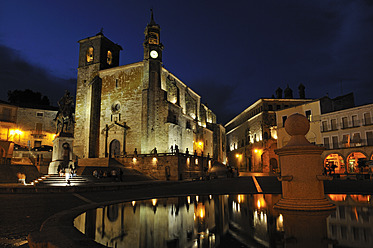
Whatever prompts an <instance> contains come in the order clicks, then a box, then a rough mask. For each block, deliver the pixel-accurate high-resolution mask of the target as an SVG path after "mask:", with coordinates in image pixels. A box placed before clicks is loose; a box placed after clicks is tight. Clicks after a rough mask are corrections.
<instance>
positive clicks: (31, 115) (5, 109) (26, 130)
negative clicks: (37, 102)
mask: <svg viewBox="0 0 373 248" xmlns="http://www.w3.org/2000/svg"><path fill="white" fill-rule="evenodd" d="M0 113H1V120H0V140H3V141H11V142H14V143H15V144H17V145H20V146H25V147H30V148H34V147H40V146H42V145H50V146H52V145H53V143H52V141H53V139H54V137H55V124H54V121H53V119H54V117H55V116H56V113H57V110H53V107H50V109H41V108H26V107H17V106H15V105H11V104H8V103H1V104H0Z"/></svg>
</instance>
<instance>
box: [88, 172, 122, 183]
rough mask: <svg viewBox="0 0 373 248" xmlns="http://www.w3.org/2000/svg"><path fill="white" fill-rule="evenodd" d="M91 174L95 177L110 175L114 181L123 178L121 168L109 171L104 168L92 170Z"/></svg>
mask: <svg viewBox="0 0 373 248" xmlns="http://www.w3.org/2000/svg"><path fill="white" fill-rule="evenodd" d="M92 174H93V176H94V177H95V178H97V179H100V178H109V177H111V178H113V179H114V180H116V181H122V180H123V171H122V170H121V169H112V170H111V171H110V172H108V171H106V170H104V171H103V170H98V171H97V170H94V171H93V173H92Z"/></svg>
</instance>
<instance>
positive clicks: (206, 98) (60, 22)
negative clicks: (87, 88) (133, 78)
mask: <svg viewBox="0 0 373 248" xmlns="http://www.w3.org/2000/svg"><path fill="white" fill-rule="evenodd" d="M372 3H373V1H368V0H365V1H364V0H353V1H347V0H334V1H326V0H319V1H299V0H294V1H286V0H284V1H278V0H268V1H266V0H261V1H259V0H256V1H250V0H242V1H241V0H237V1H234V0H233V1H217V0H215V1H193V0H191V1H185V0H183V1H179V0H170V1H166V0H165V1H162V0H158V1H150V0H147V1H140V0H128V1H123V0H106V1H104V0H96V1H77V0H74V1H71V0H65V1H47V0H45V1H38V0H32V1H30V0H21V1H20V0H17V1H15V0H2V1H1V3H0V83H1V86H2V90H1V91H0V99H1V100H7V94H6V93H7V91H8V90H14V89H26V88H29V89H32V90H34V91H40V92H41V93H42V94H43V95H47V96H49V98H50V99H51V102H52V104H53V105H56V101H57V100H58V99H59V98H60V97H61V96H62V95H63V93H64V89H68V90H70V91H72V92H74V94H75V83H76V74H77V70H76V68H77V64H78V49H79V45H78V43H77V41H78V40H80V39H83V38H86V37H89V36H93V35H95V34H96V33H98V32H99V31H100V29H101V28H102V27H103V28H104V34H105V36H107V37H108V38H109V39H111V40H112V41H114V42H115V43H118V44H120V45H121V46H122V47H123V51H122V52H121V65H124V64H128V63H133V62H137V61H141V60H142V56H143V47H142V42H143V39H144V29H145V26H146V25H147V23H148V22H149V19H150V11H149V10H150V8H153V9H154V17H155V21H156V22H157V23H158V24H159V25H160V26H161V42H162V43H163V44H164V46H165V49H164V52H163V63H164V66H165V67H166V68H167V69H168V70H170V71H171V72H172V73H174V74H175V75H176V76H177V77H179V78H180V79H181V80H182V81H183V82H184V83H186V84H187V85H188V86H189V87H190V88H191V89H193V90H194V91H196V92H197V93H198V94H200V95H201V96H202V101H203V102H204V103H206V104H207V105H208V106H209V107H210V108H211V109H212V110H213V111H214V112H215V113H216V114H217V116H218V121H219V122H221V123H223V124H224V123H226V122H228V121H229V120H230V119H231V118H233V117H234V116H235V115H237V114H238V113H240V112H241V111H243V110H244V109H245V108H246V107H248V106H249V105H250V104H251V103H253V102H255V101H256V100H257V99H259V98H261V97H271V96H272V94H274V93H275V90H276V89H277V88H278V87H281V88H282V89H285V88H286V85H287V84H288V85H289V86H290V87H291V88H292V89H293V91H294V93H293V94H294V97H298V90H297V87H298V85H299V83H300V82H302V83H303V84H304V85H305V86H306V97H308V98H319V97H322V96H324V95H326V94H327V93H328V94H329V96H330V97H336V96H339V95H341V94H346V93H349V92H354V94H355V102H356V104H358V105H359V104H364V103H372V102H373V4H372Z"/></svg>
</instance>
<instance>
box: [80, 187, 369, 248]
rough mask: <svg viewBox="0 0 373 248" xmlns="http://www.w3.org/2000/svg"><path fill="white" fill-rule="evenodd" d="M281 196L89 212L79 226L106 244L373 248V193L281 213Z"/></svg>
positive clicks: (195, 199)
mask: <svg viewBox="0 0 373 248" xmlns="http://www.w3.org/2000/svg"><path fill="white" fill-rule="evenodd" d="M280 198H281V195H270V194H266V195H262V194H250V195H190V196H183V197H173V198H160V199H149V200H143V201H132V202H124V203H120V204H115V205H108V206H104V207H101V208H97V209H94V210H89V211H87V212H85V213H83V214H81V215H79V216H78V217H76V218H75V220H74V225H75V227H76V228H77V229H78V230H79V231H80V232H82V233H84V234H85V235H87V236H88V237H89V238H91V239H94V240H95V241H96V242H98V243H100V244H103V245H105V246H108V247H125V248H135V247H157V248H158V247H159V248H161V247H167V248H170V247H175V248H176V247H208V248H212V247H230V248H233V247H373V237H372V234H373V204H372V201H371V196H370V195H327V198H328V199H329V200H330V201H332V202H334V204H335V205H336V210H335V211H328V212H326V211H323V212H306V211H282V210H281V211H279V210H276V209H275V208H273V207H274V204H275V203H276V202H277V201H278V200H279V199H280Z"/></svg>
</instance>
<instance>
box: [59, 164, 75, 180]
mask: <svg viewBox="0 0 373 248" xmlns="http://www.w3.org/2000/svg"><path fill="white" fill-rule="evenodd" d="M57 173H58V175H60V177H63V176H64V177H65V179H66V181H67V182H69V180H70V179H71V178H72V177H74V176H76V170H75V168H74V167H72V165H70V167H67V168H62V166H61V165H58V168H57Z"/></svg>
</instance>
